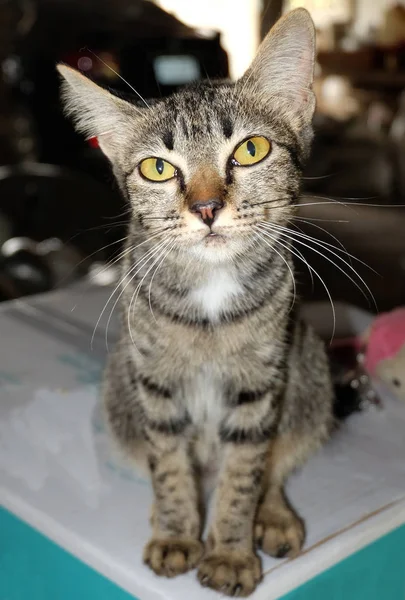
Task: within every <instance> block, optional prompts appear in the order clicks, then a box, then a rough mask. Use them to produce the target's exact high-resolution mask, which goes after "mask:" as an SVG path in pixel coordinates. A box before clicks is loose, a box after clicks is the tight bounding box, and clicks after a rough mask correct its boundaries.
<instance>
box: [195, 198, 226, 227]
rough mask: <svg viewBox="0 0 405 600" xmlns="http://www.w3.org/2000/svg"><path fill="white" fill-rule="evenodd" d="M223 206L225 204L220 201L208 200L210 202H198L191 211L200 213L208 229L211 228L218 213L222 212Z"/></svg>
mask: <svg viewBox="0 0 405 600" xmlns="http://www.w3.org/2000/svg"><path fill="white" fill-rule="evenodd" d="M223 206H224V203H223V202H221V201H220V200H208V202H196V203H195V204H193V205H192V206H190V211H191V212H193V213H198V214H199V215H200V217H201V220H202V221H203V223H205V224H206V225H208V227H211V225H212V224H213V222H214V221H215V217H216V216H217V213H218V211H219V210H221V208H222V207H223Z"/></svg>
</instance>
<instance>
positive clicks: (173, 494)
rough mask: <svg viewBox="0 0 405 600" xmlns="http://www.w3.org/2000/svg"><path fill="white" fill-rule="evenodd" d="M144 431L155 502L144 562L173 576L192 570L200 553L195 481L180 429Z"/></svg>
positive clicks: (197, 498) (160, 573)
mask: <svg viewBox="0 0 405 600" xmlns="http://www.w3.org/2000/svg"><path fill="white" fill-rule="evenodd" d="M145 434H146V438H147V448H148V450H147V451H148V462H149V466H150V471H151V478H152V485H153V490H154V494H155V503H154V507H153V515H152V519H151V524H152V529H153V533H152V538H151V540H150V541H149V543H148V544H147V545H146V547H145V550H144V562H145V563H146V564H147V565H149V567H150V568H151V569H152V570H153V571H154V572H155V573H156V574H158V575H164V576H166V577H174V576H176V575H180V574H181V573H185V572H186V571H188V570H190V569H193V568H194V567H195V566H196V565H197V564H198V562H199V560H200V558H201V555H202V552H203V545H202V543H201V541H200V534H201V515H200V511H199V506H200V498H199V487H198V481H197V477H196V474H195V472H194V467H193V464H192V461H191V458H190V453H189V447H188V442H187V439H186V437H185V436H184V432H182V435H180V433H179V432H174V431H173V429H170V428H168V430H167V431H157V430H156V429H154V428H153V427H146V428H145Z"/></svg>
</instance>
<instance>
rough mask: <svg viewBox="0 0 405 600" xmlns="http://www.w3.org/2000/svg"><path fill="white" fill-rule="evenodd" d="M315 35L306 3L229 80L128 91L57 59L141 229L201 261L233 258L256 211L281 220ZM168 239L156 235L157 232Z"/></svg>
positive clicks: (310, 106) (73, 111)
mask: <svg viewBox="0 0 405 600" xmlns="http://www.w3.org/2000/svg"><path fill="white" fill-rule="evenodd" d="M314 53H315V35H314V27H313V23H312V20H311V18H310V16H309V14H308V13H307V11H305V10H304V9H297V10H295V11H292V12H291V13H289V14H288V15H287V16H285V17H283V18H282V19H281V20H280V21H279V22H278V23H277V24H276V25H275V27H273V29H272V30H271V32H270V33H269V34H268V35H267V37H266V38H265V39H264V41H263V42H262V44H261V46H260V48H259V50H258V53H257V55H256V58H255V59H254V61H253V63H252V65H251V66H250V68H249V69H248V71H247V72H246V73H245V75H244V76H243V77H242V78H241V79H240V80H238V81H237V82H235V83H231V82H209V81H208V82H203V83H198V84H195V85H193V86H190V87H188V88H184V89H182V90H181V91H179V92H178V93H176V94H174V95H173V96H171V97H169V98H165V99H161V100H155V101H152V102H143V103H142V102H139V101H138V102H134V103H131V102H127V101H126V100H123V99H121V98H119V97H117V96H116V95H113V94H111V93H109V92H108V91H106V90H104V89H102V88H100V87H98V86H97V85H95V84H94V83H92V82H91V81H90V80H89V79H87V78H86V77H84V76H83V75H81V74H80V73H78V72H77V71H75V70H73V69H70V68H69V67H66V66H63V65H59V67H58V68H59V71H60V73H61V75H62V76H63V78H64V85H63V97H64V102H65V107H66V110H67V113H68V114H70V115H71V116H72V117H73V119H74V121H75V123H76V126H77V129H78V130H79V131H81V132H82V133H84V134H85V135H86V136H88V137H93V136H96V137H97V138H98V142H99V146H100V148H101V149H102V151H103V152H104V153H105V154H106V156H107V157H108V158H109V160H110V161H111V163H112V165H113V169H114V173H115V175H116V177H117V180H118V182H119V185H120V187H121V189H122V191H123V193H124V194H125V195H126V196H127V198H128V200H129V202H130V204H131V209H132V219H133V223H134V225H135V226H136V227H138V228H140V229H141V230H143V231H144V233H145V234H146V235H148V234H151V235H152V234H156V233H157V232H158V231H160V230H163V229H165V228H166V229H167V231H166V232H165V233H164V234H163V233H162V236H163V235H165V236H170V239H172V240H173V244H174V246H175V247H176V248H177V249H178V250H180V251H183V250H184V252H186V253H187V254H189V255H190V254H191V255H192V256H194V257H198V258H199V259H202V260H207V261H222V260H227V259H234V258H236V257H237V256H240V255H243V253H244V252H246V251H247V250H248V249H249V248H251V247H253V246H254V245H255V244H256V243H257V240H258V233H257V229H256V226H257V225H258V224H259V223H260V222H261V221H267V222H271V223H274V224H285V223H286V221H287V219H288V218H289V216H290V215H291V212H292V210H293V209H292V207H291V205H292V204H295V201H296V198H297V194H298V192H299V181H300V175H301V165H302V162H303V161H304V160H305V158H306V156H307V154H308V152H309V147H310V142H311V138H312V127H311V121H312V116H313V112H314V107H315V100H314V95H313V92H312V81H313V71H314ZM162 239H163V237H162Z"/></svg>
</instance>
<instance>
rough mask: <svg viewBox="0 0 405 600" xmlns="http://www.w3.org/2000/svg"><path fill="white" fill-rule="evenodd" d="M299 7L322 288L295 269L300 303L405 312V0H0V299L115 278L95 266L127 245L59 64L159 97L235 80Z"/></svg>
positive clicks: (309, 203)
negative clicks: (305, 31)
mask: <svg viewBox="0 0 405 600" xmlns="http://www.w3.org/2000/svg"><path fill="white" fill-rule="evenodd" d="M297 6H305V7H306V8H307V9H308V10H309V11H310V12H311V14H312V16H313V18H314V21H315V24H316V28H317V32H318V38H317V39H318V54H317V65H316V83H315V91H316V95H317V99H318V108H317V113H316V116H315V128H316V140H315V143H314V147H313V152H312V156H311V159H310V161H309V163H308V165H307V167H306V172H305V179H304V189H303V196H302V200H301V204H302V206H301V209H300V216H299V219H300V221H299V229H297V230H296V231H297V232H298V231H299V232H300V233H302V235H303V236H310V237H311V239H310V237H301V238H300V240H301V241H300V242H299V243H298V245H297V249H299V251H300V252H301V253H302V255H303V258H304V260H307V261H308V262H309V263H310V264H311V266H312V267H313V269H314V270H316V271H317V273H318V274H319V278H317V277H314V278H313V279H314V281H311V277H310V273H309V270H308V269H305V268H304V269H301V270H300V271H301V272H300V275H299V282H300V291H301V294H302V296H303V297H304V299H308V300H309V299H312V300H319V299H324V298H327V292H326V291H325V286H326V287H327V288H328V289H329V293H330V294H331V296H332V297H333V299H334V300H343V301H346V302H350V303H353V304H356V305H359V306H363V307H365V308H369V309H370V310H375V307H374V306H373V304H372V303H371V302H370V297H369V296H370V295H369V293H368V292H367V290H366V288H365V286H364V283H366V284H367V285H368V286H369V288H370V289H371V290H372V292H373V294H374V296H375V299H376V302H377V305H378V308H379V309H380V310H387V309H390V308H393V307H394V306H397V305H399V304H401V303H405V1H404V2H401V3H398V2H394V1H390V0H307V1H298V0H284V1H283V0H239V1H238V2H235V1H234V0H204V2H198V1H197V0H155V1H154V2H153V1H151V0H149V1H148V0H81V1H79V0H0V65H1V73H0V161H1V164H0V301H5V300H10V299H13V298H18V297H23V296H25V295H28V294H32V293H37V292H44V291H47V290H51V289H55V288H57V287H61V286H66V285H68V284H69V283H70V282H71V281H74V280H76V279H79V278H82V277H89V278H92V281H95V282H98V283H100V284H102V285H103V284H108V283H111V281H112V280H113V279H114V276H115V272H114V270H108V269H107V270H105V269H104V270H103V269H102V267H103V266H104V265H105V264H106V263H107V262H108V261H109V260H111V258H113V257H114V256H115V255H117V253H118V252H119V249H120V244H121V243H122V238H123V236H124V235H125V224H126V215H125V205H124V203H123V201H122V199H121V198H120V195H119V194H118V192H117V189H116V188H115V186H114V182H113V179H112V176H111V173H110V169H109V167H108V164H107V162H106V160H105V159H104V158H103V156H102V155H101V153H100V151H99V149H98V148H97V144H96V143H94V141H92V140H90V141H85V140H83V139H82V138H81V137H80V136H78V135H76V134H75V133H74V131H73V128H72V126H71V124H70V123H69V122H67V121H66V120H65V119H64V118H63V115H62V113H61V108H60V103H59V82H58V77H57V74H56V71H55V63H57V62H58V61H63V62H65V63H67V64H69V65H71V66H73V67H76V68H78V69H81V70H82V71H83V72H84V73H86V74H88V75H89V76H90V77H92V78H93V79H94V80H95V81H96V82H98V83H99V84H100V85H108V86H109V87H112V88H114V89H117V90H119V91H120V92H121V93H123V94H125V93H127V92H128V88H127V86H125V84H124V83H123V81H122V80H121V79H120V78H119V76H118V75H117V74H119V75H121V76H122V77H123V78H125V79H127V80H128V81H130V83H131V84H132V85H133V86H135V87H136V89H137V90H138V92H139V93H140V94H142V96H144V97H146V98H148V97H154V96H157V97H159V96H165V95H166V94H169V93H171V92H172V91H174V90H176V89H177V88H179V87H181V86H183V85H186V84H188V83H190V82H192V81H195V80H199V79H201V78H206V77H209V78H215V77H230V78H232V79H235V78H237V77H239V76H241V75H242V74H243V72H244V71H245V69H246V68H247V67H248V65H249V63H250V61H251V60H252V57H253V56H254V54H255V51H256V49H257V47H258V45H259V43H260V40H261V39H262V38H263V37H264V35H265V34H266V33H267V31H268V30H269V28H270V27H271V25H272V24H273V23H274V22H275V21H276V20H277V18H278V17H279V16H280V15H281V14H283V12H285V11H288V10H290V9H292V8H296V7H297ZM96 56H97V57H98V58H97V57H96ZM297 223H298V222H297ZM297 226H298V225H297ZM312 238H313V239H312ZM120 240H121V241H120ZM345 251H347V252H348V253H349V254H351V255H353V256H354V257H356V258H357V259H358V260H356V259H354V258H351V257H350V256H348V254H345ZM359 261H361V262H359ZM363 263H366V264H367V265H369V267H371V268H372V269H374V270H375V271H376V273H375V272H374V271H373V270H371V269H370V268H368V267H367V266H365V265H364V264H363ZM355 272H357V273H358V275H357V274H356V273H355ZM312 273H313V272H312ZM345 273H346V274H345ZM359 276H360V278H361V279H362V280H363V281H362V280H361V279H359ZM321 280H322V281H323V283H322V282H321ZM356 284H357V285H356ZM359 288H361V289H362V290H363V292H362V291H361V289H359Z"/></svg>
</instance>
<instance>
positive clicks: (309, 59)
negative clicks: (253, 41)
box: [241, 8, 315, 123]
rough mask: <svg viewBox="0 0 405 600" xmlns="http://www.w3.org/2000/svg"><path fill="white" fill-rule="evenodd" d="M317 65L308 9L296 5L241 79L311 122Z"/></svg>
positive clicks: (282, 107)
mask: <svg viewBox="0 0 405 600" xmlns="http://www.w3.org/2000/svg"><path fill="white" fill-rule="evenodd" d="M314 65H315V27H314V24H313V21H312V19H311V17H310V14H309V13H308V11H307V10H305V9H304V8H297V9H295V10H293V11H291V12H289V13H287V14H286V15H285V16H284V17H282V18H281V19H280V20H279V21H278V22H277V23H276V24H275V25H274V27H273V28H272V29H271V30H270V32H269V33H268V34H267V36H266V37H265V38H264V40H263V42H262V43H261V45H260V47H259V50H258V52H257V55H256V57H255V59H254V60H253V63H252V64H251V66H250V68H249V69H248V70H247V72H246V73H245V75H244V76H243V77H242V80H241V81H242V84H245V88H244V89H246V88H250V89H252V90H253V91H254V92H255V93H256V94H257V95H259V96H261V97H264V98H265V99H266V98H267V99H270V98H278V99H280V100H281V103H280V104H279V106H280V108H281V109H282V110H283V111H285V112H287V113H288V114H289V115H290V117H291V118H292V119H293V120H297V119H298V120H300V121H302V122H303V123H308V122H310V121H311V119H312V116H313V113H314V108H315V96H314V93H313V91H312V83H313V78H314Z"/></svg>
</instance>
